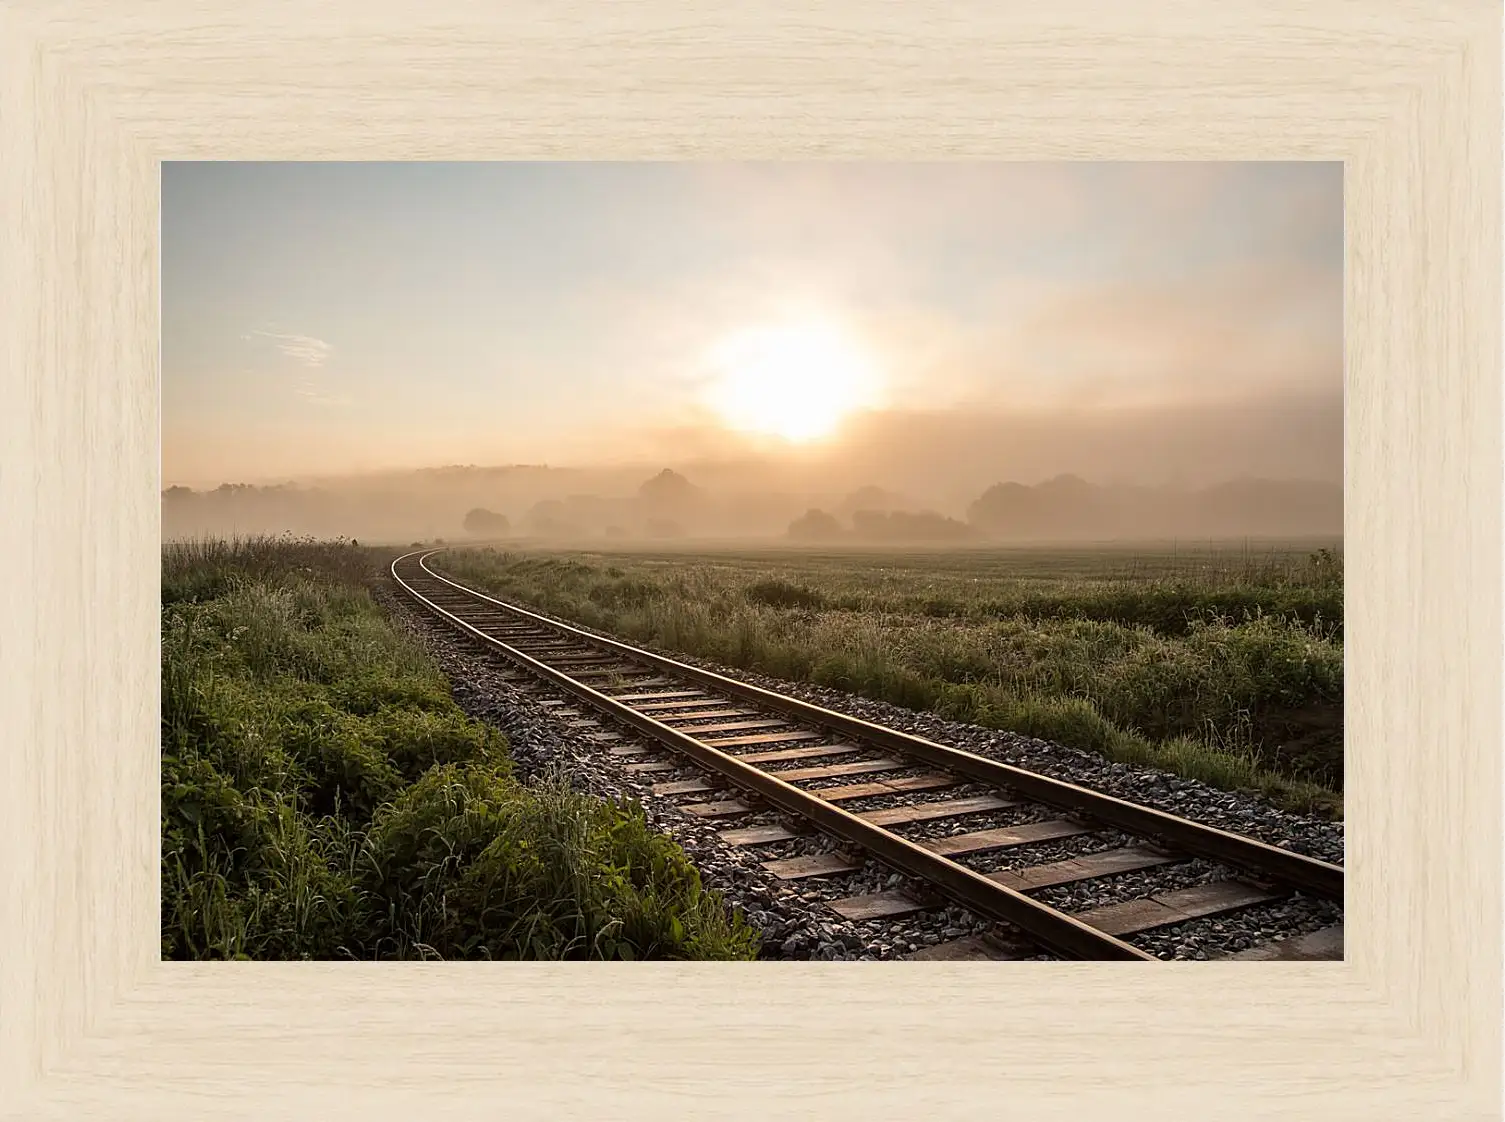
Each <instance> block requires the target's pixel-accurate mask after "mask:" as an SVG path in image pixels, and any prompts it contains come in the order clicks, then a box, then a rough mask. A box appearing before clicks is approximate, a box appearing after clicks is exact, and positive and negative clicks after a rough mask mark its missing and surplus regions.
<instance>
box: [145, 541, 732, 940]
mask: <svg viewBox="0 0 1505 1122" xmlns="http://www.w3.org/2000/svg"><path fill="white" fill-rule="evenodd" d="M389 558H390V554H389V553H388V554H383V553H382V552H381V551H374V550H367V549H360V548H357V547H355V546H353V545H340V544H323V543H315V542H292V541H286V540H284V541H267V540H264V541H252V542H241V543H236V544H227V543H222V542H209V543H200V544H183V545H175V546H168V547H165V548H164V550H163V556H162V956H163V958H196V959H202V958H253V959H291V958H314V959H332V958H356V959H378V958H446V959H450V958H503V959H506V958H603V959H613V958H614V959H633V958H751V957H753V956H754V955H755V954H756V953H757V938H756V935H755V934H754V933H753V932H752V931H751V930H750V929H749V928H748V927H747V926H746V925H745V924H744V923H743V922H742V921H741V919H740V918H737V917H733V916H729V915H728V914H727V910H726V908H725V907H724V905H723V902H722V900H721V899H720V897H719V896H717V895H716V894H714V893H712V892H709V891H707V890H705V889H703V888H702V886H701V884H700V880H699V875H698V873H697V872H696V870H695V869H694V867H693V866H692V865H691V864H690V863H689V861H688V860H687V859H686V857H685V855H684V853H683V852H682V851H681V850H679V849H678V847H677V846H675V845H673V844H672V843H671V842H669V841H668V840H667V839H665V838H664V837H662V836H661V835H659V834H656V833H654V832H653V831H652V830H650V829H649V828H648V826H647V823H646V822H645V820H644V818H643V815H642V812H641V810H640V809H638V808H636V807H634V806H630V805H617V804H610V803H604V802H601V801H597V800H592V799H589V798H586V797H584V796H581V795H578V794H574V793H571V792H570V791H569V790H568V788H567V787H566V786H564V785H563V783H562V782H561V781H558V780H545V781H541V782H538V783H533V784H525V783H523V782H521V781H519V779H517V778H516V777H515V776H514V775H513V769H512V766H511V762H510V759H509V756H508V746H507V743H506V741H505V740H504V739H503V737H502V736H501V735H500V734H499V733H497V732H496V731H495V730H494V729H491V728H490V727H488V726H486V725H483V724H480V723H478V722H476V721H473V720H470V719H469V718H468V717H466V716H465V715H464V714H463V713H462V712H461V711H460V709H459V708H458V707H457V706H456V705H455V703H454V702H453V700H452V699H451V697H450V694H449V686H448V683H447V682H446V680H445V678H444V677H443V675H442V674H441V673H440V672H439V670H438V669H437V668H436V667H435V666H434V664H433V663H432V662H431V661H430V660H429V659H428V657H427V656H426V655H425V653H424V652H423V650H422V649H421V648H420V647H419V646H418V645H417V644H416V643H415V642H414V641H413V640H411V639H410V638H408V637H407V636H406V635H405V634H403V633H400V632H399V631H398V630H396V629H395V628H394V626H393V625H392V623H391V622H390V621H389V619H388V618H387V616H386V614H385V613H384V612H383V610H382V608H381V607H380V605H379V604H378V603H377V601H376V600H375V599H373V596H372V593H371V589H372V588H373V587H374V584H375V582H376V581H378V580H380V579H381V573H382V571H383V568H382V562H383V561H384V560H386V559H389Z"/></svg>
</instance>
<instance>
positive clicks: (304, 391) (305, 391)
mask: <svg viewBox="0 0 1505 1122" xmlns="http://www.w3.org/2000/svg"><path fill="white" fill-rule="evenodd" d="M293 392H294V393H295V394H297V395H298V396H299V397H301V398H302V399H303V400H304V401H306V402H308V403H309V404H310V405H325V406H330V407H334V406H340V405H349V404H350V399H349V398H348V397H345V396H343V395H341V394H329V393H325V392H324V391H323V390H322V389H321V388H320V387H319V386H317V385H315V384H314V383H313V382H300V383H299V384H298V386H297V387H296V388H295V389H294V390H293Z"/></svg>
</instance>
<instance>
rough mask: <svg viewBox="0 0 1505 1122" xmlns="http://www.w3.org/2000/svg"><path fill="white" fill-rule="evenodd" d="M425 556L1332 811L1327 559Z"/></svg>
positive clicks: (498, 586) (731, 646) (1337, 633)
mask: <svg viewBox="0 0 1505 1122" xmlns="http://www.w3.org/2000/svg"><path fill="white" fill-rule="evenodd" d="M436 564H437V565H438V567H439V568H441V569H442V570H445V571H448V572H450V573H451V574H452V575H454V576H455V577H456V578H457V579H461V580H464V581H465V582H467V583H470V584H473V585H474V586H476V587H479V588H483V589H487V590H490V591H492V592H494V593H496V594H497V595H500V596H502V597H505V598H512V599H515V600H517V601H519V602H522V603H526V604H531V605H534V606H536V607H538V608H539V609H540V610H543V611H546V612H549V613H552V614H555V615H558V616H560V617H562V618H565V619H570V620H574V621H576V622H579V623H582V624H584V625H586V626H589V627H595V628H598V629H601V630H605V631H610V632H612V633H614V634H616V635H619V636H621V637H623V638H624V639H628V640H635V641H638V642H643V643H648V644H651V645H654V646H656V647H658V648H659V649H663V650H665V651H668V652H675V651H678V652H683V653H687V654H691V655H696V656H700V657H704V658H709V659H714V660H716V661H718V662H721V663H724V664H726V665H728V666H734V667H742V668H746V669H749V670H755V671H758V672H761V673H765V674H769V675H772V676H774V677H779V678H784V679H786V680H790V681H804V682H812V683H815V684H818V685H823V686H830V687H834V688H837V689H842V690H847V691H849V692H851V693H854V694H858V695H861V696H864V697H869V698H874V699H877V700H882V701H888V702H893V703H896V704H899V705H904V706H907V707H910V708H913V709H918V710H928V711H934V712H937V713H939V714H941V715H943V716H946V717H950V718H953V719H957V720H965V721H972V722H976V723H978V724H982V725H985V726H989V727H994V728H1001V729H1010V730H1013V731H1016V732H1021V733H1025V734H1027V735H1032V736H1039V737H1042V738H1044V739H1048V740H1053V741H1056V742H1058V743H1061V744H1065V745H1068V746H1071V747H1075V748H1082V749H1087V750H1090V751H1094V752H1098V753H1101V754H1102V755H1104V756H1106V757H1108V758H1110V759H1114V760H1120V761H1123V762H1125V763H1131V764H1139V765H1150V766H1155V767H1160V768H1164V769H1166V770H1168V771H1171V772H1174V773H1177V774H1180V775H1185V776H1190V777H1193V778H1196V779H1200V780H1204V781H1206V782H1208V783H1211V784H1213V785H1215V786H1218V787H1222V788H1225V789H1229V790H1238V789H1245V790H1248V789H1252V790H1256V791H1259V792H1261V793H1262V794H1263V795H1265V796H1266V797H1267V798H1269V799H1271V800H1272V801H1274V802H1275V803H1277V804H1278V805H1281V806H1284V807H1286V808H1288V809H1294V810H1300V811H1305V812H1315V813H1321V814H1328V815H1332V816H1340V815H1341V813H1342V793H1341V792H1342V783H1343V771H1342V696H1343V562H1342V555H1341V552H1339V551H1337V550H1334V549H1326V548H1323V549H1313V548H1311V547H1310V546H1307V547H1303V548H1293V547H1287V548H1283V549H1278V550H1276V549H1272V550H1269V551H1267V552H1264V553H1262V554H1256V553H1250V552H1249V551H1248V550H1247V549H1228V548H1217V547H1210V548H1208V549H1205V550H1201V551H1186V550H1183V549H1174V548H1166V549H1150V548H1148V547H1141V548H1138V549H1129V548H1102V549H1090V548H1080V549H1069V550H1044V549H1009V550H998V549H993V550H952V551H947V552H940V551H935V552H928V553H919V552H912V553H905V554H896V553H879V552H873V551H859V550H848V551H798V550H791V549H782V550H764V551H741V552H733V551H723V552H703V553H692V552H689V551H686V552H682V553H645V552H626V551H624V552H614V553H607V552H589V553H586V552H551V553H540V552H527V553H519V552H498V551H496V550H475V549H471V550H456V551H453V552H449V553H445V554H441V555H440V557H439V558H437V559H436Z"/></svg>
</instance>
